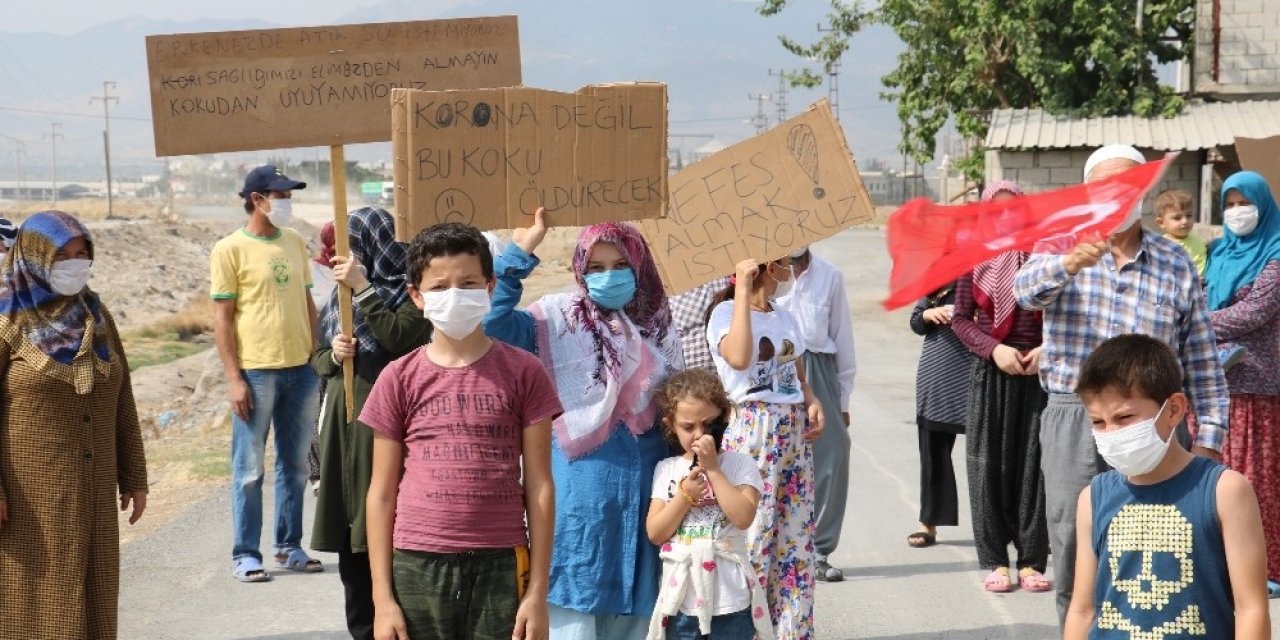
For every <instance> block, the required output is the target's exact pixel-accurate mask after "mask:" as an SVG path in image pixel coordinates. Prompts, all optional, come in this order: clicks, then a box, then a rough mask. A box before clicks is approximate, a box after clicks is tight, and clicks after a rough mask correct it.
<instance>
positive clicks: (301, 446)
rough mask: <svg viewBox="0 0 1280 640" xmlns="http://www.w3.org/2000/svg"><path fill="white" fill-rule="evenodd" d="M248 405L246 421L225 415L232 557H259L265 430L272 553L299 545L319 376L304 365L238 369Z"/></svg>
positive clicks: (233, 415)
mask: <svg viewBox="0 0 1280 640" xmlns="http://www.w3.org/2000/svg"><path fill="white" fill-rule="evenodd" d="M241 374H242V375H243V376H244V381H245V382H246V383H247V384H248V385H249V392H250V394H251V395H252V398H253V408H252V409H251V410H250V412H249V421H248V422H246V421H244V420H241V419H240V417H239V416H236V415H235V414H232V417H231V526H232V530H233V534H232V535H233V537H234V541H233V543H232V547H231V557H232V559H236V560H238V559H240V558H244V557H254V558H257V559H258V560H262V552H261V551H260V550H259V549H258V544H259V542H260V541H261V538H262V477H263V474H264V471H263V458H264V457H265V454H266V447H267V430H268V428H269V427H270V426H271V425H272V424H273V423H274V424H275V432H276V511H275V515H276V539H275V547H274V551H275V552H276V553H279V552H281V551H285V552H287V551H288V550H291V549H296V548H300V547H301V546H302V500H303V496H304V495H305V492H306V485H307V473H308V470H307V451H308V449H309V448H310V447H311V425H312V424H313V423H314V422H315V420H316V404H317V403H316V394H317V393H318V392H319V387H320V379H319V378H318V377H316V374H315V373H313V372H312V371H311V367H310V366H308V365H302V366H298V367H289V368H287V369H246V370H244V371H241Z"/></svg>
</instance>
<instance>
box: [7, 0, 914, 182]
mask: <svg viewBox="0 0 1280 640" xmlns="http://www.w3.org/2000/svg"><path fill="white" fill-rule="evenodd" d="M824 4H825V3H795V6H794V7H793V8H788V9H787V10H786V11H784V12H783V13H782V14H781V15H779V16H776V17H772V18H764V17H761V16H760V15H758V14H757V13H756V12H755V7H756V3H755V2H751V1H734V0H696V1H693V2H689V1H687V0H685V1H680V0H646V1H645V2H609V3H602V2H598V1H595V0H540V1H539V2H538V3H536V5H535V4H534V3H531V2H528V1H527V0H433V2H431V3H423V2H421V1H420V0H387V1H386V2H383V3H381V4H377V5H374V6H372V7H368V8H363V9H358V10H353V11H351V12H349V13H347V14H345V15H342V16H339V17H338V18H336V19H335V20H333V21H332V23H334V24H343V23H358V22H392V21H402V20H423V19H434V18H452V17H464V16H475V15H503V14H516V15H518V16H519V20H520V39H521V54H522V58H523V64H524V79H525V84H526V85H528V86H536V87H543V88H549V89H559V90H572V89H575V88H577V87H579V86H581V85H583V84H589V83H593V82H616V81H625V80H660V81H663V82H666V83H667V84H668V85H669V95H670V119H671V125H670V130H671V132H672V133H673V134H694V135H696V134H706V135H714V136H716V137H717V138H718V139H719V140H720V141H722V142H725V143H733V142H736V141H738V140H741V139H743V138H746V137H749V136H750V135H752V133H753V131H754V130H753V129H752V128H751V126H750V125H749V124H747V123H746V122H745V120H747V119H748V118H750V116H752V115H753V114H754V113H755V110H756V106H755V103H754V102H751V101H748V99H747V94H748V93H770V94H772V93H776V90H777V88H778V81H777V78H774V77H770V76H769V75H768V70H769V69H770V68H773V69H778V68H780V67H785V68H787V69H794V68H797V67H798V66H800V64H801V63H802V62H803V61H801V60H800V59H798V58H796V57H795V56H792V55H791V54H789V53H787V52H786V51H785V50H783V49H782V47H781V45H779V44H778V40H777V36H778V34H779V33H786V34H789V35H791V36H793V37H795V38H797V39H799V40H801V41H808V40H811V39H813V38H814V37H816V35H817V32H816V29H815V25H816V24H817V23H818V22H820V21H821V20H822V17H823V14H822V6H821V5H824ZM273 26H281V25H273V24H270V23H267V22H262V21H244V20H199V21H193V22H173V21H154V20H147V19H143V18H130V19H125V20H120V21H116V22H112V23H108V24H103V25H100V26H97V27H93V28H91V29H87V30H85V31H82V32H80V33H78V34H75V35H72V36H57V35H49V34H32V33H3V32H0V86H5V89H6V90H4V91H3V92H0V107H10V108H20V109H29V110H34V111H55V112H70V113H78V114H100V113H101V110H102V104H101V103H100V102H93V103H92V104H91V103H90V102H89V98H90V97H91V96H101V95H102V81H103V80H113V81H115V82H116V83H117V86H116V88H115V90H114V91H113V94H114V95H117V96H119V97H120V102H119V104H118V105H117V104H113V105H112V113H113V116H119V118H118V119H114V118H113V120H112V138H113V139H112V149H113V158H114V159H115V160H116V161H117V163H119V164H120V165H121V166H122V167H132V168H133V171H134V173H139V172H147V171H151V172H155V171H157V170H158V169H157V168H158V167H159V166H160V162H159V161H157V160H156V159H155V157H154V150H153V149H154V147H153V142H152V136H151V126H150V123H149V122H146V121H143V120H145V119H147V118H149V117H150V97H149V86H148V82H147V71H146V52H145V48H144V39H145V37H146V36H147V35H151V34H166V33H182V32H196V31H224V30H234V29H253V28H264V27H273ZM299 26H301V25H299ZM901 49H902V43H901V41H899V40H898V39H897V37H896V36H895V35H894V34H893V33H892V32H891V31H890V30H888V29H885V28H883V27H876V28H871V29H868V30H866V31H865V32H863V33H861V34H859V35H858V37H857V38H856V39H855V40H854V42H853V46H852V48H851V50H850V51H849V53H848V54H846V57H845V60H844V64H843V68H842V69H841V75H840V77H839V78H840V89H841V92H840V107H841V113H840V117H841V121H842V123H843V124H844V125H845V130H846V133H847V136H848V138H849V142H850V145H851V147H852V148H853V151H854V153H855V155H857V156H858V157H859V159H860V160H862V161H863V162H864V163H865V161H866V160H868V159H869V158H871V157H894V156H895V155H896V154H895V152H894V147H895V145H896V144H897V141H898V139H897V132H898V126H897V120H896V117H895V116H894V113H893V108H892V105H890V104H888V103H885V102H882V101H880V100H879V99H878V97H877V95H878V92H879V91H880V89H881V87H880V77H881V76H882V75H884V74H885V73H887V72H888V71H889V70H890V69H892V67H893V65H894V57H895V56H896V54H897V53H898V52H899V51H901ZM9 89H15V90H13V91H11V90H9ZM826 95H827V90H826V87H825V86H824V87H823V88H821V89H817V90H792V91H791V92H790V93H789V94H788V106H789V113H790V114H792V115H794V114H795V113H798V112H799V111H800V110H801V109H803V108H804V107H805V106H806V105H808V104H809V103H810V102H813V101H814V100H817V99H818V98H820V97H825V96H826ZM765 107H766V113H767V115H768V116H769V117H770V120H771V121H773V120H775V119H776V104H774V103H772V102H769V103H766V104H765ZM129 118H133V119H132V120H131V119H129ZM54 120H57V121H59V122H61V123H62V125H63V130H62V133H63V134H64V135H65V138H64V139H62V140H60V144H61V146H60V147H59V170H60V172H63V171H64V167H65V173H63V175H66V176H68V177H74V175H73V174H74V173H76V172H77V171H80V170H83V171H85V172H87V173H89V174H90V175H97V172H99V171H100V167H101V155H102V152H101V133H100V132H101V128H102V122H101V118H100V117H99V118H82V117H73V116H47V115H38V114H31V113H16V112H12V111H0V134H3V135H0V179H8V178H9V176H11V175H12V174H13V172H14V170H15V164H14V155H13V152H12V143H10V142H9V140H8V138H6V137H5V136H6V135H7V136H15V137H18V138H22V139H24V140H26V142H27V146H26V149H25V151H26V155H25V160H26V163H27V165H28V166H30V167H32V169H30V170H29V172H30V174H31V175H29V176H28V178H29V179H42V177H43V176H41V175H40V172H37V171H36V169H35V167H36V166H37V165H40V164H44V163H47V160H48V156H49V152H50V149H49V148H48V147H49V141H48V140H43V139H41V135H42V134H46V133H48V132H49V130H50V129H49V124H50V123H51V122H52V121H54ZM705 141H706V139H696V138H677V139H673V141H672V146H673V147H675V146H677V145H679V146H682V147H683V148H684V149H686V150H692V149H693V148H694V147H697V146H698V145H700V144H702V143H704V142H705ZM386 153H387V151H386V145H383V144H377V145H360V146H359V147H357V148H354V149H352V150H351V151H350V152H349V155H350V156H351V157H353V158H357V159H369V160H373V159H380V158H382V157H385V154H386ZM295 154H296V155H299V157H302V154H305V157H307V158H309V157H311V155H312V153H311V152H295ZM253 157H254V159H261V157H262V154H261V153H259V154H254V156H253Z"/></svg>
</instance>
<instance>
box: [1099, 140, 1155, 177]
mask: <svg viewBox="0 0 1280 640" xmlns="http://www.w3.org/2000/svg"><path fill="white" fill-rule="evenodd" d="M1108 160H1132V161H1134V162H1136V163H1138V164H1145V163H1146V162H1147V158H1146V156H1143V155H1142V152H1141V151H1138V150H1137V149H1134V148H1133V147H1131V146H1129V145H1127V144H1109V145H1107V146H1105V147H1102V148H1100V149H1098V150H1097V151H1094V152H1093V155H1091V156H1089V160H1088V161H1087V162H1085V163H1084V179H1085V180H1088V179H1089V174H1090V173H1093V170H1094V168H1095V167H1097V166H1098V165H1100V164H1102V163H1104V162H1106V161H1108Z"/></svg>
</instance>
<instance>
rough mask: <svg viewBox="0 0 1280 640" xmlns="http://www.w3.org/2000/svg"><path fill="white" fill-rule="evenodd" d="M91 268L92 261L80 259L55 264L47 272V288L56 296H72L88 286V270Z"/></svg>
mask: <svg viewBox="0 0 1280 640" xmlns="http://www.w3.org/2000/svg"><path fill="white" fill-rule="evenodd" d="M92 267H93V261H92V260H83V259H80V258H75V259H72V260H63V261H61V262H55V263H53V268H52V269H50V270H49V288H50V289H53V291H54V293H57V294H58V295H63V296H74V295H76V294H78V293H80V292H81V291H84V286H85V285H86V284H89V269H90V268H92Z"/></svg>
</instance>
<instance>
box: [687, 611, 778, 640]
mask: <svg viewBox="0 0 1280 640" xmlns="http://www.w3.org/2000/svg"><path fill="white" fill-rule="evenodd" d="M754 637H756V627H755V624H754V623H753V622H752V621H751V608H750V607H748V608H746V609H743V610H742V611H735V612H733V613H725V614H721V615H718V616H712V617H711V635H707V636H704V635H702V633H701V632H699V630H698V619H697V618H695V617H693V616H686V615H685V614H683V613H677V614H676V615H674V616H671V617H669V618H667V640H702V639H703V638H711V640H751V639H752V638H754Z"/></svg>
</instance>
